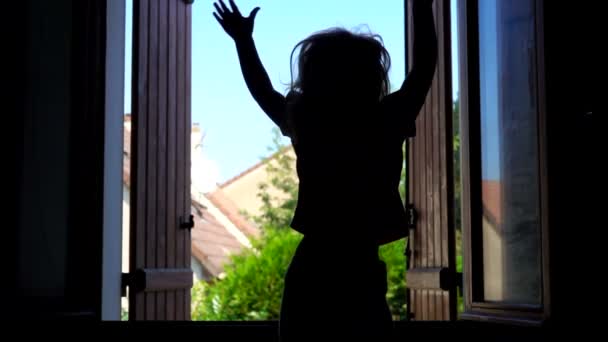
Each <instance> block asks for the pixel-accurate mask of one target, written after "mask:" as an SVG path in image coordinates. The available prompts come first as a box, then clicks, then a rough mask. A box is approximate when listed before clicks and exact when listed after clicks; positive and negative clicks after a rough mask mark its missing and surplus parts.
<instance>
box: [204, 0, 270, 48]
mask: <svg viewBox="0 0 608 342" xmlns="http://www.w3.org/2000/svg"><path fill="white" fill-rule="evenodd" d="M213 6H215V10H216V11H217V13H215V12H214V13H213V16H214V17H215V19H217V21H218V22H219V23H220V25H222V28H223V29H224V31H226V33H228V35H229V36H230V37H232V39H234V40H235V41H238V40H240V39H244V38H248V37H251V35H252V33H253V22H254V20H255V16H256V14H257V13H258V11H259V10H260V8H259V7H256V8H254V9H253V10H252V11H251V13H250V14H249V17H243V16H242V15H241V12H240V11H239V9H238V7H236V4H235V3H234V1H233V0H230V7H232V11H231V10H230V9H228V7H227V6H226V4H224V1H223V0H220V1H219V5H218V3H217V2H215V3H213Z"/></svg>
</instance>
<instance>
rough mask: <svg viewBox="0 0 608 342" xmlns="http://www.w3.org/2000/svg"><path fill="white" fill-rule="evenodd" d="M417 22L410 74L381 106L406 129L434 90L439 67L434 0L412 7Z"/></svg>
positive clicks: (420, 1) (417, 3) (415, 24)
mask: <svg viewBox="0 0 608 342" xmlns="http://www.w3.org/2000/svg"><path fill="white" fill-rule="evenodd" d="M412 16H413V21H414V46H413V54H414V56H413V59H414V60H413V63H412V70H411V71H410V72H409V74H408V75H407V78H406V79H405V81H403V85H402V86H401V89H399V90H398V91H396V92H394V93H392V94H390V95H388V96H387V97H385V98H384V99H383V101H382V105H383V107H384V108H385V110H386V111H388V112H389V113H390V114H391V115H398V116H399V117H398V120H397V121H400V120H403V121H404V122H400V123H398V124H397V126H399V127H403V128H404V129H405V128H406V126H408V123H406V122H405V121H407V120H413V119H415V118H416V116H417V115H418V113H419V112H420V109H421V108H422V106H423V105H424V102H425V100H426V95H427V93H428V91H429V88H430V87H431V83H432V81H433V76H434V74H435V67H436V64H437V36H436V33H435V22H434V19H433V1H432V0H414V1H413V6H412Z"/></svg>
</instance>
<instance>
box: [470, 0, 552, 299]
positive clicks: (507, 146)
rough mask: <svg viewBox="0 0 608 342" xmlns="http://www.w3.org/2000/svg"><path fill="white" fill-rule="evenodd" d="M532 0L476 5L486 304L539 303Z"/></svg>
mask: <svg viewBox="0 0 608 342" xmlns="http://www.w3.org/2000/svg"><path fill="white" fill-rule="evenodd" d="M534 27H535V14H534V2H533V1H528V0H513V1H499V0H484V1H479V48H480V56H479V57H480V63H479V64H480V70H479V71H480V86H481V89H480V95H481V167H482V206H483V208H482V209H483V217H482V232H483V233H482V234H483V275H484V299H485V301H489V302H501V303H517V304H540V303H541V254H540V250H541V243H540V218H539V182H538V146H537V97H536V87H537V84H536V78H535V76H536V64H535V58H536V56H535V53H536V39H535V35H534V33H535V29H534Z"/></svg>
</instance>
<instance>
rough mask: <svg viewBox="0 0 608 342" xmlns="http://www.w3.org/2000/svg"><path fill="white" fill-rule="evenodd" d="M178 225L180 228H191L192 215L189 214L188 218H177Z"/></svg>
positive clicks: (192, 224) (192, 223) (192, 225)
mask: <svg viewBox="0 0 608 342" xmlns="http://www.w3.org/2000/svg"><path fill="white" fill-rule="evenodd" d="M179 227H180V228H181V229H188V230H191V229H192V228H194V216H192V215H189V217H188V220H187V221H186V220H184V217H183V216H182V217H180V218H179Z"/></svg>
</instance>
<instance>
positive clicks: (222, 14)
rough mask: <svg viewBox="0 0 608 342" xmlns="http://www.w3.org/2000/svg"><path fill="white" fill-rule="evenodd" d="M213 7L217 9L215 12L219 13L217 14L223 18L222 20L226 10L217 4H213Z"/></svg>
mask: <svg viewBox="0 0 608 342" xmlns="http://www.w3.org/2000/svg"><path fill="white" fill-rule="evenodd" d="M213 7H215V10H216V11H217V13H218V14H219V15H220V16H222V18H223V17H224V10H222V9H221V8H220V6H218V4H217V2H214V3H213Z"/></svg>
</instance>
